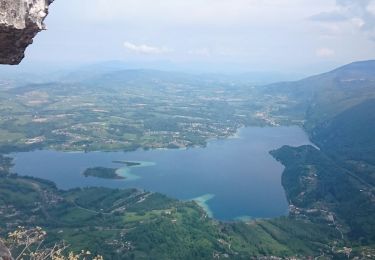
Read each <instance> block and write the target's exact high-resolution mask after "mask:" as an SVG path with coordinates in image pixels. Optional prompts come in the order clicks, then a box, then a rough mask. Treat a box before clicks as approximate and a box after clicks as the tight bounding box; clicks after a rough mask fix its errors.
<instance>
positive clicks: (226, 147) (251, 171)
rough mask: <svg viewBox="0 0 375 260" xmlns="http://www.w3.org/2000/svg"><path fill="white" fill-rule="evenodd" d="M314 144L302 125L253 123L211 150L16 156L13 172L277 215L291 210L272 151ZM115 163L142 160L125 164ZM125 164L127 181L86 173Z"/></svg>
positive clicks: (224, 212)
mask: <svg viewBox="0 0 375 260" xmlns="http://www.w3.org/2000/svg"><path fill="white" fill-rule="evenodd" d="M303 144H311V143H310V141H309V139H308V137H307V135H306V134H305V132H304V131H303V130H302V129H301V128H299V127H264V128H261V127H248V128H242V129H240V130H239V131H238V134H237V136H236V137H233V138H228V139H225V140H214V141H210V142H209V143H208V145H207V147H205V148H190V149H187V150H151V151H143V150H137V151H134V152H91V153H66V152H57V151H47V150H42V151H32V152H25V153H16V154H12V156H13V157H14V158H15V161H14V162H15V166H14V167H13V169H12V170H13V172H17V173H18V174H20V175H28V176H34V177H39V178H43V179H48V180H51V181H53V182H55V183H56V184H57V186H58V187H59V188H61V189H70V188H76V187H89V186H102V187H110V188H140V189H144V190H148V191H153V192H160V193H163V194H166V195H168V196H170V197H174V198H177V199H181V200H191V199H194V200H196V201H197V202H198V203H199V204H200V205H202V206H203V207H205V209H206V210H207V212H208V213H209V214H210V215H211V216H213V217H215V218H217V219H221V220H233V219H239V218H271V217H276V216H281V215H285V214H287V211H288V203H287V200H286V197H285V192H284V189H283V187H282V185H281V174H282V171H283V169H284V167H283V166H282V165H281V164H280V163H279V162H277V161H276V160H274V159H273V158H272V156H271V155H270V154H269V151H270V150H273V149H276V148H279V147H281V146H283V145H291V146H299V145H303ZM113 161H137V162H141V165H139V166H136V167H125V165H121V164H118V163H114V162H113ZM99 166H101V167H111V168H121V167H123V168H122V169H120V170H119V171H118V172H119V173H120V174H122V175H124V176H126V177H127V178H126V179H125V180H108V179H99V178H95V177H84V176H83V174H82V173H83V172H84V171H85V169H87V168H89V167H99Z"/></svg>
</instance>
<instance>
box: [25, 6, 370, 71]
mask: <svg viewBox="0 0 375 260" xmlns="http://www.w3.org/2000/svg"><path fill="white" fill-rule="evenodd" d="M46 24H47V27H48V30H47V31H44V32H42V33H40V34H39V35H38V36H37V37H36V39H35V41H34V44H33V45H32V46H31V47H29V49H28V50H27V53H26V55H27V56H26V59H27V62H26V63H33V62H35V63H37V62H39V63H46V64H47V63H61V64H63V63H64V64H79V63H100V62H104V61H114V60H117V61H122V62H126V63H128V64H133V66H137V67H148V66H149V67H155V68H158V67H160V68H177V69H181V70H194V69H195V70H205V71H212V72H215V71H217V72H219V71H228V72H246V71H277V72H282V73H293V72H295V73H306V74H310V73H315V72H323V71H325V70H327V69H329V68H333V67H335V66H339V65H343V64H346V63H350V62H353V61H358V60H368V59H374V58H375V0H56V1H55V2H54V3H53V4H52V5H51V7H50V15H49V16H48V18H47V19H46Z"/></svg>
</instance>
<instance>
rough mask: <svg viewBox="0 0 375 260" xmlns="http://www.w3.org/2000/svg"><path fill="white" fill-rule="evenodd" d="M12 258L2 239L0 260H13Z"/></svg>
mask: <svg viewBox="0 0 375 260" xmlns="http://www.w3.org/2000/svg"><path fill="white" fill-rule="evenodd" d="M12 259H13V258H12V256H11V254H10V252H9V249H8V248H7V247H6V246H5V245H4V243H3V241H1V239H0V260H12Z"/></svg>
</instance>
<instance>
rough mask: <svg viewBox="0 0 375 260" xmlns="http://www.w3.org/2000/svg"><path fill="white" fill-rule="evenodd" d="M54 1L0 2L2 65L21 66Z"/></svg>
mask: <svg viewBox="0 0 375 260" xmlns="http://www.w3.org/2000/svg"><path fill="white" fill-rule="evenodd" d="M52 2H53V0H0V64H10V65H16V64H19V63H20V62H21V61H22V59H23V58H24V56H25V54H24V53H25V50H26V48H27V46H29V45H30V44H31V43H32V42H33V38H34V37H35V36H36V35H37V33H38V32H40V31H41V30H44V29H45V26H44V24H43V21H44V19H45V18H46V16H47V14H48V7H49V5H50V4H51V3H52Z"/></svg>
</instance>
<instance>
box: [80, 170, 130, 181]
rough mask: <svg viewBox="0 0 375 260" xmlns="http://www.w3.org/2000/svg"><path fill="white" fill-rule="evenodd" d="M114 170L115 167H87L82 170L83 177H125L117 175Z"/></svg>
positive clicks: (116, 178)
mask: <svg viewBox="0 0 375 260" xmlns="http://www.w3.org/2000/svg"><path fill="white" fill-rule="evenodd" d="M116 171H117V169H116V168H105V167H94V168H87V169H86V170H85V171H84V172H83V175H84V176H85V177H90V176H91V177H97V178H102V179H115V180H120V179H125V177H123V176H120V175H118V174H117V172H116Z"/></svg>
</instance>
